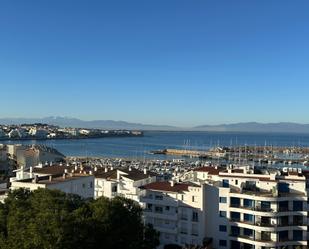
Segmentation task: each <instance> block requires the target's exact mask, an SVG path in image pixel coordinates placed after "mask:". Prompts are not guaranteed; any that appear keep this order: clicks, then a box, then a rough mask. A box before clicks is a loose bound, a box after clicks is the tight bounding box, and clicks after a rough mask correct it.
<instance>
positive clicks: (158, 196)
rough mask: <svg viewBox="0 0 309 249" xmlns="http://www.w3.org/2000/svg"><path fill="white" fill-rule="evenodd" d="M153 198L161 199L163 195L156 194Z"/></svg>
mask: <svg viewBox="0 0 309 249" xmlns="http://www.w3.org/2000/svg"><path fill="white" fill-rule="evenodd" d="M155 199H156V200H163V196H162V195H156V196H155Z"/></svg>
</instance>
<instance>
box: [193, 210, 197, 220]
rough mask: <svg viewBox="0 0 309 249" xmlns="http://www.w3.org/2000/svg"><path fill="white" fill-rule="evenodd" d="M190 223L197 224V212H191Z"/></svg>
mask: <svg viewBox="0 0 309 249" xmlns="http://www.w3.org/2000/svg"><path fill="white" fill-rule="evenodd" d="M192 221H195V222H198V213H197V212H194V211H193V212H192Z"/></svg>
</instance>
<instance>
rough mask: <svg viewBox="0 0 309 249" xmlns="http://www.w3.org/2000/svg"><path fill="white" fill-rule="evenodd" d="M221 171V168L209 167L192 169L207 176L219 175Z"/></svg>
mask: <svg viewBox="0 0 309 249" xmlns="http://www.w3.org/2000/svg"><path fill="white" fill-rule="evenodd" d="M222 170H223V169H222V168H215V167H210V166H207V167H200V168H196V169H194V171H198V172H207V173H208V174H209V175H219V172H220V171H222Z"/></svg>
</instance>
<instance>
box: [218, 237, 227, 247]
mask: <svg viewBox="0 0 309 249" xmlns="http://www.w3.org/2000/svg"><path fill="white" fill-rule="evenodd" d="M226 245H227V242H226V240H222V239H220V240H219V246H222V247H226Z"/></svg>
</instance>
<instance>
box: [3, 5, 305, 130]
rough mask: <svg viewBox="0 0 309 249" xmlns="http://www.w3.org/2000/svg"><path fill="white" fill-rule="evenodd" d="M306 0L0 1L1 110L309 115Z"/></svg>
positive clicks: (238, 118) (253, 117)
mask: <svg viewBox="0 0 309 249" xmlns="http://www.w3.org/2000/svg"><path fill="white" fill-rule="evenodd" d="M308 25H309V1H308V0H296V1H293V0H255V1H254V0H249V1H248V0H235V1H231V0H225V1H224V0H204V1H188V0H187V1H182V0H175V1H174V0H168V1H167V0H155V1H152V0H151V1H145V0H143V1H134V0H131V1H125V0H124V1H94V0H93V1H86V0H84V1H79V0H53V1H47V0H37V1H34V0H29V1H24V0H20V1H18V0H16V1H10V0H3V1H0V87H1V88H0V92H1V95H0V105H1V111H0V117H44V116H51V115H57V116H70V117H77V118H81V119H86V120H91V119H114V120H126V121H130V122H143V123H152V124H171V125H178V126H191V125H201V124H218V123H233V122H246V121H259V122H278V121H292V122H300V123H309V115H308V107H309V97H308V95H309V28H308Z"/></svg>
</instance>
